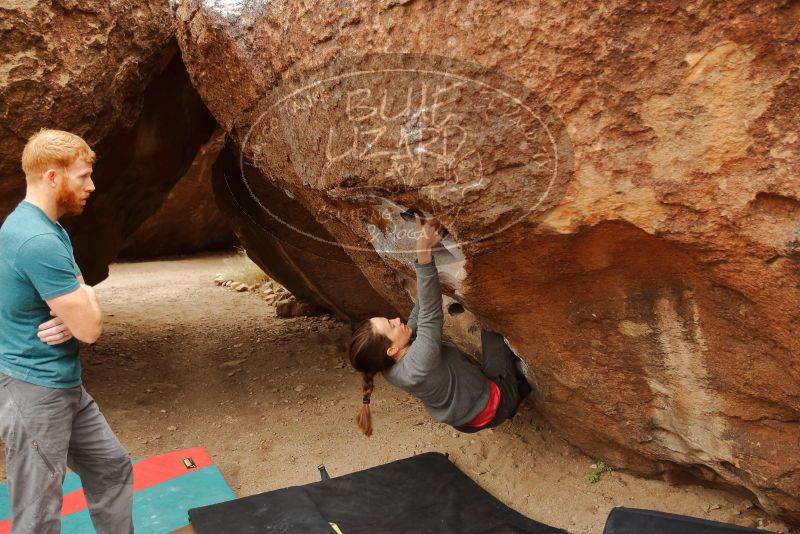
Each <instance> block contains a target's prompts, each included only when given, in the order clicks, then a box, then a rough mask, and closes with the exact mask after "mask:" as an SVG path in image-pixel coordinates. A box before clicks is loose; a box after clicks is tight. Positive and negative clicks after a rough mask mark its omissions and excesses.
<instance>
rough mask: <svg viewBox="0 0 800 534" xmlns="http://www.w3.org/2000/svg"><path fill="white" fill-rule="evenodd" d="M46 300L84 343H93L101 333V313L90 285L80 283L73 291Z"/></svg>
mask: <svg viewBox="0 0 800 534" xmlns="http://www.w3.org/2000/svg"><path fill="white" fill-rule="evenodd" d="M46 302H47V305H48V306H50V309H51V310H53V312H55V314H56V315H57V316H58V317H60V318H61V320H62V321H64V324H66V325H67V327H68V328H69V329H70V331H71V332H72V335H73V336H75V337H76V338H78V339H79V340H81V341H83V342H84V343H94V342H95V341H97V339H98V338H99V337H100V334H102V333H103V314H102V312H101V311H100V305H99V303H98V302H97V296H96V295H95V293H94V289H92V288H91V287H90V286H87V285H84V284H81V286H80V287H78V289H76V290H75V291H72V292H71V293H67V294H65V295H61V296H58V297H55V298H52V299H48V300H47V301H46Z"/></svg>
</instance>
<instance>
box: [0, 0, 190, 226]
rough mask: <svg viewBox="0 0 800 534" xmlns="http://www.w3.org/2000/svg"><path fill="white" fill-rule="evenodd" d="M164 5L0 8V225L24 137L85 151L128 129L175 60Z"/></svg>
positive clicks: (143, 1)
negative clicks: (56, 137)
mask: <svg viewBox="0 0 800 534" xmlns="http://www.w3.org/2000/svg"><path fill="white" fill-rule="evenodd" d="M165 4H166V3H165V2H161V1H156V0H132V1H131V2H104V1H102V0H94V1H93V0H89V1H85V2H80V6H78V3H77V2H74V1H59V0H38V1H37V0H29V1H14V2H10V3H8V2H5V3H4V4H3V5H2V6H0V40H1V41H2V42H3V47H2V51H0V220H2V219H5V217H6V215H8V213H9V212H10V211H11V210H12V209H13V208H14V206H15V205H16V204H17V202H19V201H20V200H21V199H22V197H23V196H24V195H25V180H24V175H23V174H22V169H21V167H20V156H21V155H22V148H23V146H25V141H26V140H27V139H28V137H29V136H30V135H31V134H33V133H35V132H36V131H38V130H39V129H41V128H44V127H49V128H59V129H62V130H68V131H71V132H74V133H77V134H79V135H81V136H83V137H84V138H85V139H86V141H87V142H88V143H89V144H90V145H93V146H94V145H96V144H97V143H98V142H99V141H101V140H102V139H104V138H105V137H107V136H108V135H109V134H110V133H111V132H112V131H113V130H114V129H115V128H118V127H131V126H133V124H134V123H135V122H136V119H137V118H138V116H139V112H140V110H141V107H142V99H143V95H144V90H145V87H146V86H147V83H148V82H149V81H150V80H152V79H153V78H154V77H155V76H156V75H157V74H158V73H159V72H160V71H161V70H162V69H163V68H164V67H165V65H166V64H167V63H168V62H169V61H170V60H171V59H172V58H173V57H174V56H175V50H176V49H175V45H174V23H173V20H172V17H171V16H170V12H169V7H168V6H167V5H165ZM98 194H99V191H98Z"/></svg>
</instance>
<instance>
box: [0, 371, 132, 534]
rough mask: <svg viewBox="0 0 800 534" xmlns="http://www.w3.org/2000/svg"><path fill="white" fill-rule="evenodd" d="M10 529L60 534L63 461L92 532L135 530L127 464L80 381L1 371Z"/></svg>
mask: <svg viewBox="0 0 800 534" xmlns="http://www.w3.org/2000/svg"><path fill="white" fill-rule="evenodd" d="M0 438H2V440H3V442H4V443H5V446H6V471H7V475H8V490H9V499H10V501H11V513H12V518H13V519H12V527H11V534H24V533H26V534H27V533H35V534H51V533H54V534H58V533H59V532H61V519H60V516H61V501H62V497H63V492H62V487H61V486H62V484H63V483H64V475H65V474H66V468H67V466H69V467H70V469H72V470H73V471H75V472H76V473H77V474H78V476H80V478H81V483H82V485H83V491H84V494H85V495H86V502H87V504H88V506H89V514H90V515H91V518H92V523H93V524H94V528H95V530H96V531H97V532H98V534H126V533H132V532H133V520H132V515H131V508H132V503H133V469H132V466H131V462H130V460H129V459H128V454H127V452H125V449H123V448H122V445H120V443H119V440H117V438H116V436H115V435H114V432H113V431H112V430H111V427H109V426H108V422H107V421H106V419H105V417H103V414H102V413H100V409H99V408H98V407H97V403H95V401H94V399H93V398H92V397H91V395H89V394H88V393H87V392H86V390H85V389H84V388H83V386H79V387H75V388H69V389H55V388H46V387H41V386H36V385H33V384H29V383H27V382H23V381H21V380H16V379H14V378H11V377H8V376H6V375H4V374H0Z"/></svg>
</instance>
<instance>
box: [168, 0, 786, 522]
mask: <svg viewBox="0 0 800 534" xmlns="http://www.w3.org/2000/svg"><path fill="white" fill-rule="evenodd" d="M177 20H178V40H179V43H180V47H181V51H182V53H183V57H184V60H185V61H186V64H187V68H188V70H189V73H190V75H191V77H192V80H193V83H194V84H195V86H196V87H197V89H198V91H199V92H200V95H201V96H202V98H203V100H204V101H205V102H206V104H207V105H208V107H209V109H210V110H211V112H212V113H213V114H214V116H215V117H216V119H217V120H218V121H219V123H220V124H221V125H223V127H224V128H225V129H226V130H227V131H228V132H229V133H230V134H231V136H232V137H233V139H235V140H236V142H237V144H238V145H239V146H240V147H242V148H241V150H242V151H243V153H244V156H245V160H246V162H248V163H249V164H251V165H252V166H254V167H255V168H256V169H257V171H258V172H257V173H252V174H251V175H250V178H249V179H248V178H245V179H244V181H245V182H248V183H249V187H250V188H251V189H252V190H253V193H254V197H255V198H256V199H259V200H260V201H261V202H262V204H263V203H264V202H266V201H267V198H266V197H267V196H268V193H269V192H271V191H275V190H277V191H278V192H280V191H281V190H283V191H284V192H285V194H286V195H287V196H290V197H291V198H292V199H293V200H294V202H296V203H298V204H299V205H301V206H303V207H304V208H305V209H306V210H308V212H309V213H313V214H314V216H315V217H316V219H317V221H318V222H319V223H320V224H321V225H322V226H323V227H324V229H325V232H327V233H328V234H329V235H330V236H332V237H333V240H334V241H336V242H338V243H340V244H341V245H342V247H343V249H344V250H345V251H346V252H347V254H348V255H349V256H350V258H352V260H353V262H354V263H355V264H356V265H358V266H359V268H360V269H361V270H362V272H363V273H364V275H365V276H366V278H367V279H369V281H370V283H371V284H372V286H373V287H374V288H375V290H376V291H378V292H379V293H380V294H381V295H383V297H384V298H385V299H387V300H388V301H389V302H391V303H392V304H393V305H394V306H395V307H396V308H397V309H398V310H400V311H403V312H405V311H407V310H408V308H409V307H410V301H409V300H408V296H407V295H408V293H407V292H406V291H405V290H404V289H403V286H404V284H406V282H407V279H408V278H410V277H411V276H413V271H412V270H411V267H410V258H411V257H413V254H412V251H411V250H408V249H406V253H405V254H394V253H392V251H393V250H396V249H398V248H402V247H405V246H406V245H407V243H408V242H409V241H410V240H409V239H408V236H407V231H408V230H409V229H410V228H413V227H412V226H411V223H408V222H406V221H405V220H404V219H403V218H402V217H401V216H400V214H401V213H402V212H403V211H404V210H405V209H407V208H410V207H414V208H417V209H419V210H422V211H424V212H426V213H429V214H431V213H432V214H436V215H438V216H439V218H440V220H441V221H442V222H443V223H444V225H445V226H446V227H447V228H448V230H449V231H450V236H449V238H448V241H447V245H448V250H447V251H444V252H441V253H439V254H438V257H437V261H438V263H439V265H440V271H441V272H442V278H443V281H444V282H445V283H446V286H447V291H448V293H449V294H450V296H451V297H453V298H455V299H457V300H458V301H459V302H460V303H461V304H462V305H463V306H464V307H465V308H466V309H467V310H469V311H470V312H472V313H474V314H475V315H476V316H477V318H478V319H479V320H480V321H481V322H482V323H483V324H484V325H485V326H488V327H490V328H493V329H495V330H498V331H500V332H501V333H503V334H504V335H505V336H506V337H507V338H508V339H509V340H510V342H511V344H512V346H513V347H514V348H515V349H516V350H517V352H518V353H519V354H520V355H521V356H522V357H523V358H524V359H525V360H526V361H527V362H528V363H529V364H530V366H531V370H532V372H533V374H534V375H535V381H536V383H537V385H538V389H537V391H536V394H535V400H536V403H537V405H538V407H539V408H540V409H541V411H542V412H543V413H544V414H545V415H546V416H547V418H548V419H549V420H550V421H551V422H552V424H553V425H554V426H555V427H556V428H557V429H558V431H559V432H560V433H561V434H562V435H563V436H564V437H565V438H566V439H568V440H569V441H571V442H572V443H574V444H576V445H577V446H579V447H580V448H582V449H584V450H585V451H587V452H588V453H590V454H592V455H593V456H595V457H602V458H604V459H605V460H606V461H608V462H609V463H610V464H611V465H613V466H614V467H617V468H629V469H632V470H635V471H638V472H640V473H644V474H647V475H654V476H658V475H661V476H666V477H673V476H676V475H679V474H681V473H687V472H688V473H691V474H693V475H695V476H697V477H699V478H701V479H704V480H707V481H710V482H715V483H721V484H726V485H729V486H735V487H740V488H746V489H747V490H748V491H750V492H752V493H753V494H754V496H755V497H756V498H757V500H758V502H759V503H760V504H761V506H763V507H764V508H766V509H767V510H770V511H772V512H774V513H776V514H780V515H782V516H783V517H785V518H788V519H789V520H790V521H794V522H800V469H798V465H800V360H798V357H797V355H798V354H800V338H798V336H797V331H798V327H800V265H798V262H800V151H799V150H798V149H800V136H798V130H797V125H798V124H800V108H799V107H798V106H797V98H798V94H800V59H799V58H798V55H797V50H798V45H800V5H799V4H797V3H796V2H788V1H785V2H770V3H753V2H747V1H744V0H739V1H732V2H725V3H715V2H708V1H706V2H695V3H692V4H682V3H678V2H661V3H652V2H651V3H641V2H639V3H633V2H623V1H612V2H603V3H602V4H597V3H592V4H588V3H567V2H560V3H559V2H554V3H553V2H551V3H543V4H536V5H532V4H531V3H530V2H521V1H519V2H502V3H498V2H492V1H488V0H486V1H483V0H479V1H476V2H470V3H468V4H465V3H463V2H455V1H453V2H437V3H429V2H419V1H418V2H414V1H411V2H403V1H381V2H372V1H366V0H363V1H359V2H353V3H352V4H347V5H346V6H345V5H344V4H342V3H340V2H331V1H321V2H300V3H298V2H288V1H285V0H283V1H275V2H270V3H261V2H249V1H243V2H213V3H201V2H199V0H185V1H184V2H182V3H181V4H180V6H179V7H178V8H177ZM387 51H391V52H393V53H395V55H391V56H381V55H378V54H380V53H383V52H387ZM397 54H400V55H397ZM430 54H439V55H442V56H447V57H450V58H455V59H451V60H447V59H443V58H441V57H433V56H431V55H430ZM362 55H364V56H363V57H362ZM318 66H322V67H321V68H317V67H318ZM443 73H444V74H443ZM259 175H260V176H259ZM267 184H270V185H267ZM240 224H243V226H242V231H243V232H248V231H255V230H252V229H248V226H249V225H248V223H247V222H246V221H245V222H243V223H240ZM264 243H265V244H266V243H267V241H264ZM253 244H254V245H256V247H253V248H252V249H249V250H250V251H251V252H252V253H254V254H256V255H258V254H261V253H263V251H261V250H257V249H256V248H257V246H258V241H254V242H253ZM300 246H302V244H301V245H300Z"/></svg>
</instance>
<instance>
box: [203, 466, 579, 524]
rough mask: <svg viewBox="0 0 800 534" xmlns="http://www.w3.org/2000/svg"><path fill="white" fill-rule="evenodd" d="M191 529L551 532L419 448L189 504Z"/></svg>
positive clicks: (454, 468) (456, 469)
mask: <svg viewBox="0 0 800 534" xmlns="http://www.w3.org/2000/svg"><path fill="white" fill-rule="evenodd" d="M189 520H190V521H191V522H192V525H193V526H194V528H195V530H196V531H197V532H198V534H218V533H220V532H225V533H227V534H244V533H261V532H281V533H295V532H296V533H303V534H331V533H332V532H335V531H334V530H333V529H332V527H331V526H330V523H335V524H336V526H337V527H338V528H339V530H340V531H341V532H342V533H343V534H375V533H378V532H380V533H409V534H411V533H414V534H424V533H431V534H434V533H435V534H446V533H453V534H556V533H564V534H565V533H566V531H564V530H561V529H557V528H553V527H550V526H547V525H544V524H542V523H538V522H536V521H534V520H532V519H528V518H527V517H525V516H523V515H522V514H519V513H517V512H516V511H514V510H512V509H511V508H509V507H508V506H506V505H504V504H503V503H501V502H500V501H498V500H497V499H495V498H494V497H492V496H491V495H489V493H487V492H486V491H484V490H483V489H482V488H481V487H480V486H478V485H477V484H476V483H475V482H473V481H472V480H471V479H470V478H469V477H468V476H466V475H465V474H464V473H462V472H461V471H459V470H458V468H457V467H455V466H454V465H453V464H452V463H451V462H450V460H448V459H447V457H446V456H445V455H443V454H439V453H425V454H420V455H418V456H414V457H412V458H407V459H405V460H398V461H396V462H391V463H388V464H385V465H381V466H378V467H373V468H371V469H366V470H364V471H358V472H356V473H351V474H349V475H343V476H340V477H335V478H332V479H329V480H325V481H322V482H314V483H311V484H306V485H305V486H296V487H291V488H286V489H281V490H276V491H270V492H267V493H261V494H259V495H252V496H250V497H244V498H241V499H236V500H233V501H228V502H224V503H220V504H215V505H212V506H204V507H202V508H193V509H191V510H189Z"/></svg>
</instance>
